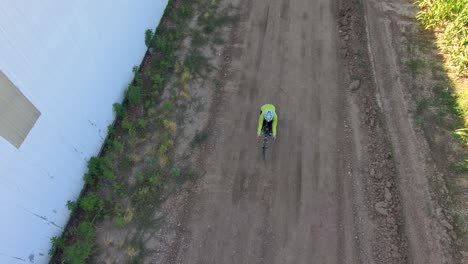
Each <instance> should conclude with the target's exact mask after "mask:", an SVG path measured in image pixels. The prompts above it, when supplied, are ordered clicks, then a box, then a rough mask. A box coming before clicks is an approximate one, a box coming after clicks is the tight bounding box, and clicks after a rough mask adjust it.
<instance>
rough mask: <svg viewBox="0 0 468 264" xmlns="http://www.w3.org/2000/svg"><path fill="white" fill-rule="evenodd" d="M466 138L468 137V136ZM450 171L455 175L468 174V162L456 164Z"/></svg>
mask: <svg viewBox="0 0 468 264" xmlns="http://www.w3.org/2000/svg"><path fill="white" fill-rule="evenodd" d="M465 136H468V134H466V135H465ZM450 170H451V171H453V172H455V173H464V172H468V160H464V161H462V162H458V163H456V164H453V165H451V166H450Z"/></svg>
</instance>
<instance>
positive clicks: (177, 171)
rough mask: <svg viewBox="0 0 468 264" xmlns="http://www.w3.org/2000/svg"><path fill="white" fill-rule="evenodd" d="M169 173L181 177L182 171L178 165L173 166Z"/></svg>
mask: <svg viewBox="0 0 468 264" xmlns="http://www.w3.org/2000/svg"><path fill="white" fill-rule="evenodd" d="M169 173H170V174H171V176H172V177H179V176H180V173H181V170H180V168H178V167H173V168H172V169H171V170H170V171H169Z"/></svg>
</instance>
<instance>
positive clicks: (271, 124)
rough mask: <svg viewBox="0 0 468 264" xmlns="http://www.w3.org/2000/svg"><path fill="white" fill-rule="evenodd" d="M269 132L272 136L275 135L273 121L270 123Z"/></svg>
mask: <svg viewBox="0 0 468 264" xmlns="http://www.w3.org/2000/svg"><path fill="white" fill-rule="evenodd" d="M268 131H270V136H272V135H273V133H272V132H273V121H271V122H268Z"/></svg>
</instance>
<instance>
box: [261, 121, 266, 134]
mask: <svg viewBox="0 0 468 264" xmlns="http://www.w3.org/2000/svg"><path fill="white" fill-rule="evenodd" d="M265 122H266V121H265V119H263V123H262V135H263V134H264V133H265V128H266V126H265V125H266V124H265Z"/></svg>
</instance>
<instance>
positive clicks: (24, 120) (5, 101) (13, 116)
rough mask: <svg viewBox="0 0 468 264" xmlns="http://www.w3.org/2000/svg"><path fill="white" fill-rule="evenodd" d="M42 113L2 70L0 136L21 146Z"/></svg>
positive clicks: (0, 82)
mask: <svg viewBox="0 0 468 264" xmlns="http://www.w3.org/2000/svg"><path fill="white" fill-rule="evenodd" d="M40 115H41V113H40V112H39V110H37V108H36V107H35V106H34V105H33V104H32V103H31V102H30V101H29V100H28V99H27V98H26V97H25V96H24V95H23V94H22V93H21V92H20V90H19V89H18V88H17V87H16V86H15V85H14V84H13V83H12V82H11V81H10V80H9V79H8V77H7V76H6V75H5V74H4V73H3V72H2V71H0V136H1V137H3V138H4V139H6V140H7V141H8V142H10V143H11V144H12V145H14V146H15V147H17V148H19V147H20V146H21V144H22V143H23V141H24V140H25V139H26V137H27V136H28V133H29V131H31V129H32V127H33V126H34V124H35V123H36V121H37V119H38V118H39V116H40Z"/></svg>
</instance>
